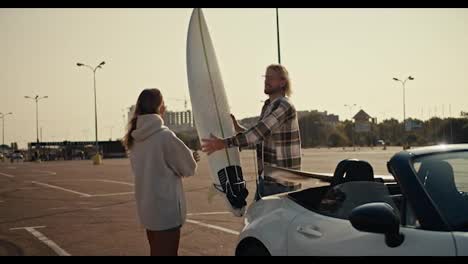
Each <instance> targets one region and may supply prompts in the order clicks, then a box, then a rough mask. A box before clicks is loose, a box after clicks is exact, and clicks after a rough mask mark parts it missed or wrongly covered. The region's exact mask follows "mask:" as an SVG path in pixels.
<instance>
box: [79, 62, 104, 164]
mask: <svg viewBox="0 0 468 264" xmlns="http://www.w3.org/2000/svg"><path fill="white" fill-rule="evenodd" d="M104 64H105V62H104V61H103V62H101V63H99V65H97V66H96V67H94V68H93V67H91V66H89V65H87V64H84V63H80V62H78V63H77V64H76V65H77V66H78V67H83V66H84V67H87V68H89V69H90V70H91V71H92V72H93V80H94V128H95V133H96V142H95V144H96V146H95V148H96V155H95V156H94V158H93V163H94V164H95V165H99V164H101V163H102V157H101V155H100V154H99V143H98V128H97V100H96V70H97V69H102V65H104Z"/></svg>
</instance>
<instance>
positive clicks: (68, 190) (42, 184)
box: [32, 181, 92, 197]
mask: <svg viewBox="0 0 468 264" xmlns="http://www.w3.org/2000/svg"><path fill="white" fill-rule="evenodd" d="M32 183H34V184H38V185H41V186H45V187H49V188H53V189H57V190H62V191H65V192H70V193H74V194H78V195H80V196H82V197H91V196H92V195H91V194H87V193H82V192H77V191H73V190H70V189H65V188H62V187H59V186H55V185H51V184H47V183H43V182H37V181H32Z"/></svg>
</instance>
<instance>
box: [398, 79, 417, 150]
mask: <svg viewBox="0 0 468 264" xmlns="http://www.w3.org/2000/svg"><path fill="white" fill-rule="evenodd" d="M393 80H394V81H397V82H400V83H401V85H402V87H403V135H404V136H405V143H404V144H403V149H407V148H409V144H408V142H407V137H406V102H405V85H406V82H407V81H408V80H409V81H412V80H414V77H412V76H411V75H410V76H408V77H407V78H406V79H405V80H404V81H402V80H400V79H398V78H395V77H393Z"/></svg>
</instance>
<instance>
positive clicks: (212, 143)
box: [201, 134, 226, 155]
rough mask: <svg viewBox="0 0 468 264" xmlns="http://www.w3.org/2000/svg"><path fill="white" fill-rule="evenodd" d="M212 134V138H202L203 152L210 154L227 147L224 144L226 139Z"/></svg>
mask: <svg viewBox="0 0 468 264" xmlns="http://www.w3.org/2000/svg"><path fill="white" fill-rule="evenodd" d="M210 136H211V137H210V138H203V139H202V142H203V144H202V146H201V147H202V151H203V152H206V153H207V154H208V155H210V154H211V153H213V152H215V151H218V150H221V149H223V148H226V145H225V144H224V141H223V140H222V139H221V138H218V137H216V136H213V134H210Z"/></svg>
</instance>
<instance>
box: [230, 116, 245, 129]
mask: <svg viewBox="0 0 468 264" xmlns="http://www.w3.org/2000/svg"><path fill="white" fill-rule="evenodd" d="M231 119H232V124H234V129H235V130H236V132H237V133H241V132H243V131H244V130H245V128H243V127H242V126H241V125H240V124H239V122H237V119H236V117H235V116H234V115H233V114H231Z"/></svg>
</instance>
